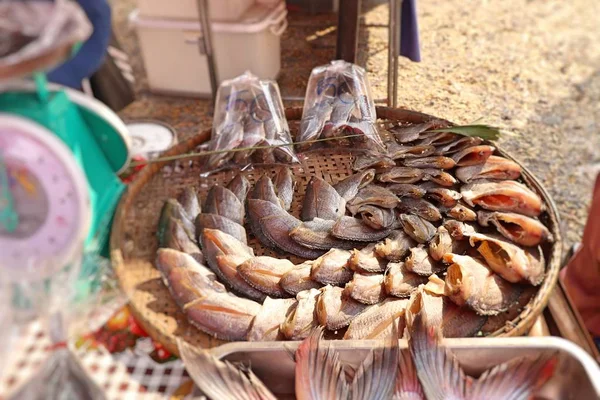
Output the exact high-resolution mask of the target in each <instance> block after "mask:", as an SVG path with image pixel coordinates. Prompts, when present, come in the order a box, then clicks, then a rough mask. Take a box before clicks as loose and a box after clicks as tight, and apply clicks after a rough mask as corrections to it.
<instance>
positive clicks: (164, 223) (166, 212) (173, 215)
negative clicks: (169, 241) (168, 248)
mask: <svg viewBox="0 0 600 400" xmlns="http://www.w3.org/2000/svg"><path fill="white" fill-rule="evenodd" d="M172 220H176V221H179V223H181V226H182V227H183V229H184V230H185V233H187V235H188V237H189V238H190V240H192V241H195V240H196V229H195V228H194V223H193V221H190V219H189V217H188V215H187V213H186V212H185V210H184V209H183V206H182V205H181V204H180V203H179V202H178V201H177V200H175V199H168V200H167V201H165V204H164V205H163V207H162V209H161V210H160V218H159V220H158V229H157V230H156V236H157V237H158V243H159V244H162V243H165V241H166V239H165V237H164V236H165V233H166V232H167V231H168V230H170V228H172V227H171V226H170V225H171V221H172Z"/></svg>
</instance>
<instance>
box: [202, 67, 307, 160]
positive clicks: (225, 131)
mask: <svg viewBox="0 0 600 400" xmlns="http://www.w3.org/2000/svg"><path fill="white" fill-rule="evenodd" d="M248 148H251V149H248ZM245 149H248V150H245ZM228 150H229V151H228ZM209 151H217V152H218V153H216V154H211V155H210V156H209V157H207V159H206V160H205V162H204V169H205V170H206V171H211V170H215V169H218V168H220V167H224V166H226V165H227V164H229V165H232V164H233V165H236V166H239V167H246V166H247V165H249V164H253V163H260V164H271V163H286V164H289V163H295V162H298V158H297V157H296V153H295V152H294V149H293V145H292V137H291V135H290V128H289V127H288V123H287V120H286V118H285V111H284V108H283V103H282V101H281V94H280V93H279V86H278V85H277V82H275V81H271V80H261V79H258V78H257V77H256V76H254V75H252V74H251V73H250V72H246V73H244V74H243V75H240V76H238V77H237V78H234V79H231V80H228V81H224V82H223V83H221V86H219V91H218V92H217V99H216V105H215V116H214V121H213V130H212V136H211V141H210V145H209Z"/></svg>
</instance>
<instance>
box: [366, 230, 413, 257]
mask: <svg viewBox="0 0 600 400" xmlns="http://www.w3.org/2000/svg"><path fill="white" fill-rule="evenodd" d="M414 246H416V243H415V241H414V240H412V239H411V237H410V236H408V235H407V234H406V233H405V232H404V231H402V230H396V231H393V232H392V233H391V234H390V235H389V236H388V237H387V238H385V240H384V241H383V242H379V243H377V244H376V245H375V252H376V253H377V255H378V256H379V257H382V258H385V259H387V260H389V261H401V260H403V259H404V256H406V254H407V253H408V250H409V249H410V248H411V247H414Z"/></svg>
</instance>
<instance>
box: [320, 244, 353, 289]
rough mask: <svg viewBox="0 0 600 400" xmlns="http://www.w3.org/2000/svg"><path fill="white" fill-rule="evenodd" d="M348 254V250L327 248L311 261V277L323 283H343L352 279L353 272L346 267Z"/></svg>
mask: <svg viewBox="0 0 600 400" xmlns="http://www.w3.org/2000/svg"><path fill="white" fill-rule="evenodd" d="M350 255H351V253H350V252H349V251H348V250H341V249H331V250H329V251H328V252H327V253H325V254H323V255H322V256H321V257H319V258H317V259H316V260H315V261H314V262H313V264H312V269H311V273H310V276H311V278H312V279H313V280H315V281H317V282H320V283H322V284H325V285H344V284H345V283H347V282H349V281H350V279H352V274H353V272H352V270H351V269H349V267H348V260H349V259H350Z"/></svg>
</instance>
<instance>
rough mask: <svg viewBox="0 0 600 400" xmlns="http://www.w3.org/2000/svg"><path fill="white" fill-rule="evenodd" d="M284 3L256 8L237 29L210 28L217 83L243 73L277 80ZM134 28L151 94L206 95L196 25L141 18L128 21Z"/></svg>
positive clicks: (221, 25)
mask: <svg viewBox="0 0 600 400" xmlns="http://www.w3.org/2000/svg"><path fill="white" fill-rule="evenodd" d="M286 17H287V9H286V7H285V3H279V4H278V5H277V6H276V7H271V8H269V7H266V6H261V5H258V4H257V5H254V6H253V7H252V8H251V9H250V10H248V12H247V13H246V14H244V17H243V18H242V21H240V22H236V23H224V22H213V23H211V28H212V38H213V48H214V57H215V64H216V69H217V78H218V80H219V82H222V81H224V80H226V79H231V78H234V77H236V76H238V75H241V74H242V73H244V72H245V71H251V72H252V73H253V74H254V75H256V76H258V77H259V78H263V79H275V78H276V77H277V75H278V74H279V70H280V68H281V49H280V41H281V35H282V34H283V32H284V31H285V30H286V28H287V18H286ZM130 21H131V23H132V24H133V25H134V26H135V27H136V29H137V33H138V37H139V41H140V46H141V49H142V57H143V60H144V64H145V67H146V74H147V76H148V84H149V86H150V89H151V90H152V91H154V92H163V93H177V94H188V95H200V96H206V95H210V93H211V87H210V78H209V70H208V63H207V59H206V56H205V55H203V54H201V53H200V50H199V44H198V39H199V37H201V31H200V23H199V22H197V21H174V20H166V19H151V18H143V17H141V16H140V15H139V14H138V13H137V12H136V11H134V12H133V13H132V14H131V15H130Z"/></svg>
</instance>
